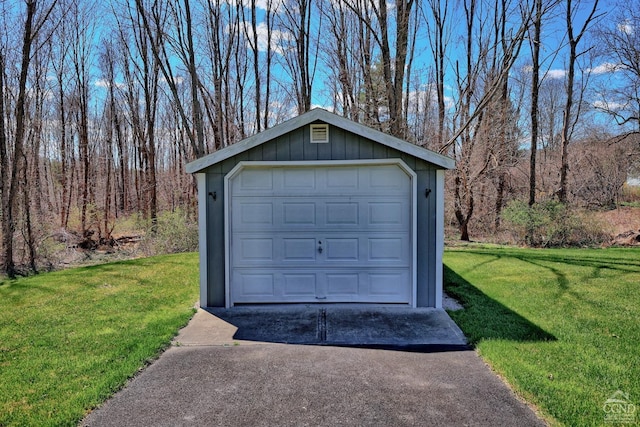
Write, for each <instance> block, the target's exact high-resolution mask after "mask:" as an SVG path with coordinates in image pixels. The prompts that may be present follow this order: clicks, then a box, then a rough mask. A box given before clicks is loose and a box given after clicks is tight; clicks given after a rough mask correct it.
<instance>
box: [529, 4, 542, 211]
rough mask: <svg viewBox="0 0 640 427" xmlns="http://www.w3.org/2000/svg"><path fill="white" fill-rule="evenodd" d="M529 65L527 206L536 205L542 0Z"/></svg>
mask: <svg viewBox="0 0 640 427" xmlns="http://www.w3.org/2000/svg"><path fill="white" fill-rule="evenodd" d="M535 8H536V11H535V18H534V20H533V31H534V34H533V40H532V46H531V49H532V57H531V60H532V64H531V153H530V156H529V159H530V164H529V206H533V205H534V204H535V203H536V157H537V153H538V95H539V92H540V83H539V79H540V33H541V28H542V0H536V2H535Z"/></svg>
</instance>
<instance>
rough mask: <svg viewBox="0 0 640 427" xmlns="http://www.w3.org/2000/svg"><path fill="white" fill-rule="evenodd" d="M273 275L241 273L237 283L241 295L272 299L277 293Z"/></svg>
mask: <svg viewBox="0 0 640 427" xmlns="http://www.w3.org/2000/svg"><path fill="white" fill-rule="evenodd" d="M273 276H274V275H273V274H265V273H239V274H237V275H236V281H237V285H239V286H238V289H239V294H240V295H241V296H245V297H271V296H273V295H274V291H275V286H274V284H275V281H274V277H273Z"/></svg>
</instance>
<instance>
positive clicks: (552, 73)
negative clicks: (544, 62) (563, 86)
mask: <svg viewBox="0 0 640 427" xmlns="http://www.w3.org/2000/svg"><path fill="white" fill-rule="evenodd" d="M566 74H567V70H561V69H555V70H549V71H547V73H546V74H545V77H549V78H550V79H563V78H564V76H565V75H566Z"/></svg>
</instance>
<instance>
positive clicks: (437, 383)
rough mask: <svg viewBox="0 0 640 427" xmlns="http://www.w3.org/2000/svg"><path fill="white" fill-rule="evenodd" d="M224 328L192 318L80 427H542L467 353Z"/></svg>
mask: <svg viewBox="0 0 640 427" xmlns="http://www.w3.org/2000/svg"><path fill="white" fill-rule="evenodd" d="M440 312H442V311H441V310H440ZM442 313H444V312H442ZM218 314H220V315H222V314H221V313H218ZM445 314H446V313H445ZM274 315H275V314H274ZM325 316H328V317H332V314H331V312H329V313H328V314H327V313H326V312H325ZM303 317H304V316H303ZM447 317H448V316H447ZM311 319H313V317H311ZM383 319H384V320H383V322H387V323H388V322H389V317H383ZM236 320H237V319H236ZM230 321H231V322H233V321H234V319H232V318H229V316H227V319H226V320H224V319H222V318H221V317H219V316H216V315H214V314H212V313H209V312H206V311H202V310H200V311H198V313H197V314H196V316H195V317H194V319H193V320H192V321H191V323H190V324H189V326H187V327H186V328H185V329H183V330H182V332H181V333H180V335H179V336H178V337H176V340H175V344H176V345H174V346H172V347H171V348H169V349H168V350H167V351H166V352H165V353H164V354H163V355H162V356H161V357H160V358H159V359H158V360H157V361H156V362H155V363H153V364H152V365H151V366H149V367H148V368H147V369H145V370H144V371H143V372H142V373H141V374H140V375H138V376H137V377H136V378H134V379H133V380H132V381H131V382H130V383H129V384H128V385H127V386H126V387H125V388H124V389H123V390H121V391H120V392H118V393H117V394H116V395H115V396H114V397H113V398H112V399H110V400H109V401H107V402H106V403H105V404H104V405H103V406H102V407H101V408H99V409H97V410H95V411H94V412H92V413H91V414H89V415H88V416H87V417H86V418H85V419H84V420H83V422H82V423H81V425H86V426H143V425H144V426H191V425H198V426H201V425H210V426H334V425H366V426H378V425H379V426H392V425H393V426H396V425H407V426H412V425H420V426H427V425H438V426H464V425H467V426H495V425H500V426H543V425H545V424H544V423H543V422H542V421H541V420H540V419H538V418H537V417H536V415H535V414H534V412H533V411H532V410H531V409H530V408H529V407H527V406H526V405H525V404H524V403H522V402H521V401H519V400H518V399H517V397H516V396H515V395H514V394H513V392H511V391H510V389H509V388H508V387H507V386H505V385H504V383H503V382H502V381H501V380H500V379H499V378H498V377H497V376H496V375H494V374H493V373H492V372H491V370H490V369H489V368H488V367H487V366H486V365H485V364H484V362H482V360H481V359H480V358H479V357H478V356H477V355H476V353H475V352H474V351H473V350H469V349H467V348H466V347H465V346H452V347H447V346H444V347H443V346H442V345H441V344H442V343H440V344H438V345H436V346H429V345H425V346H414V347H404V348H403V347H396V348H395V349H394V347H392V346H388V348H372V347H375V345H364V346H349V345H347V344H346V343H342V344H341V345H330V344H327V345H304V344H282V343H278V342H270V341H251V340H245V339H237V338H238V332H239V331H240V330H241V329H242V328H243V327H244V328H245V329H246V327H245V326H242V327H241V328H238V326H237V325H234V324H233V323H231V322H230ZM316 321H317V319H316ZM236 323H240V322H239V321H237V322H236ZM405 323H406V322H404V323H403V322H402V321H401V322H400V324H399V325H400V326H398V325H396V326H398V327H402V324H405ZM267 324H268V323H267ZM329 325H331V322H328V323H326V327H329ZM392 326H393V325H392ZM321 327H322V324H320V325H319V328H320V329H321ZM329 329H331V328H330V327H329ZM392 329H393V328H391V329H390V330H392ZM326 332H328V331H326ZM329 333H330V332H329ZM245 334H246V332H245ZM357 336H358V335H357V334H356V335H352V338H353V339H356V338H357ZM452 339H454V340H459V337H457V338H456V337H452ZM374 341H375V340H374ZM370 344H371V343H370ZM443 350H447V351H443Z"/></svg>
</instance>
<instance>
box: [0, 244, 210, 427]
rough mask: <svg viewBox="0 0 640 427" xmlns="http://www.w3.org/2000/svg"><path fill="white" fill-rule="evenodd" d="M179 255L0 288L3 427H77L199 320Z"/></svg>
mask: <svg viewBox="0 0 640 427" xmlns="http://www.w3.org/2000/svg"><path fill="white" fill-rule="evenodd" d="M197 288H198V258H197V255H196V254H179V255H170V256H160V257H154V258H146V259H138V260H133V261H126V262H118V263H112V264H105V265H99V266H92V267H85V268H78V269H73V270H66V271H59V272H55V273H49V274H41V275H38V276H33V277H28V278H22V279H18V280H1V279H0V426H10V425H11V426H13V425H16V426H18V425H19V426H24V425H29V426H30V425H33V426H47V425H52V426H53V425H55V426H60V425H69V426H73V425H76V424H77V422H78V421H79V420H80V419H81V418H82V417H83V416H84V414H85V413H86V411H87V410H88V409H90V408H92V407H95V406H96V405H98V404H100V403H101V402H103V401H104V400H105V399H106V398H107V397H109V396H110V395H111V394H113V393H114V392H115V391H116V390H118V389H119V388H120V387H122V386H123V385H124V384H125V382H126V381H127V379H128V378H130V377H132V376H133V375H134V374H135V373H136V372H137V371H138V370H139V369H140V368H142V367H144V366H145V364H146V363H147V362H149V361H150V360H152V359H153V358H154V357H156V356H157V355H158V352H159V350H161V349H162V348H164V347H166V346H167V345H168V344H169V343H170V341H171V338H172V337H173V336H174V335H175V333H176V332H177V331H178V329H179V328H180V327H182V326H184V325H185V324H186V323H187V322H188V320H189V318H190V317H191V316H192V315H193V313H194V310H193V306H194V303H195V302H196V300H197V298H198V290H197Z"/></svg>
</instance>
